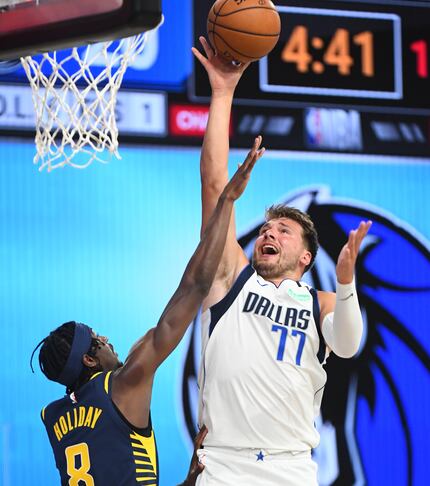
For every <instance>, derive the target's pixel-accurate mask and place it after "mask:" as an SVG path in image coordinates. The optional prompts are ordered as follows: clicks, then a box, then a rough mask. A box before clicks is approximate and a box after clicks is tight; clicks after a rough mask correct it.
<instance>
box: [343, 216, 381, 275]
mask: <svg viewBox="0 0 430 486" xmlns="http://www.w3.org/2000/svg"><path fill="white" fill-rule="evenodd" d="M371 225H372V221H367V222H364V221H362V222H361V223H360V225H359V226H358V228H356V229H355V230H352V231H350V232H349V237H348V241H347V242H346V244H345V245H344V247H343V248H342V250H341V251H340V253H339V258H338V259H337V265H336V277H337V281H338V282H339V283H340V284H348V283H351V282H352V279H353V278H354V269H355V262H356V261H357V255H358V252H359V250H360V245H361V243H362V241H363V239H364V237H365V236H366V235H367V232H368V231H369V228H370V227H371Z"/></svg>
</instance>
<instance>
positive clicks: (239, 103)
mask: <svg viewBox="0 0 430 486" xmlns="http://www.w3.org/2000/svg"><path fill="white" fill-rule="evenodd" d="M241 1H243V2H246V1H247V0H241ZM54 3H55V2H54ZM212 3H213V1H212V0H184V2H183V3H182V4H181V9H178V8H176V6H175V3H174V2H170V1H165V2H163V5H162V9H163V13H164V17H165V21H164V24H163V25H162V26H161V27H160V29H159V30H157V31H156V32H155V33H151V34H150V35H149V38H148V42H147V46H146V48H145V50H144V52H143V53H142V55H140V56H139V57H138V58H137V59H136V61H135V63H134V64H132V65H131V66H130V68H129V69H128V70H127V71H126V73H125V76H124V80H123V84H122V89H121V91H120V92H119V95H118V106H117V114H118V125H119V132H120V137H121V138H122V139H123V140H126V141H128V140H130V141H132V142H137V143H156V144H173V145H195V146H199V145H200V144H201V141H202V137H203V134H204V130H205V126H206V121H207V116H208V104H209V100H210V86H209V82H208V80H207V75H206V72H205V71H204V69H203V68H202V67H201V65H200V64H199V62H198V61H197V60H196V59H194V57H193V56H192V54H191V46H192V45H194V46H197V47H200V44H199V41H198V37H199V36H200V35H206V19H207V14H208V12H209V9H210V7H211V5H212ZM275 4H276V7H277V9H278V11H279V14H280V17H281V35H280V39H279V42H278V44H277V45H276V47H275V48H274V49H273V51H272V52H271V53H269V55H268V56H266V57H264V58H263V59H261V60H260V61H258V62H254V63H252V64H251V65H250V67H249V68H248V69H247V70H246V71H245V73H244V75H243V77H242V79H241V81H240V83H239V85H238V87H237V90H236V93H235V99H234V106H233V110H232V121H231V130H230V135H231V145H232V146H233V147H248V146H249V144H250V140H252V138H253V136H255V135H256V134H262V135H263V136H264V139H265V144H266V146H268V147H271V148H274V149H282V150H300V151H311V152H313V151H323V152H347V153H348V152H351V153H357V154H360V153H365V154H382V155H405V156H420V157H429V156H430V97H429V96H428V94H427V93H428V87H429V86H430V64H429V63H430V30H429V29H428V25H429V24H430V1H424V0H421V1H420V0H379V1H377V2H372V1H370V0H362V1H352V0H342V1H335V0H325V1H322V0H300V1H298V0H276V2H275ZM58 55H59V56H61V55H62V53H61V52H60V53H59V54H58ZM64 55H66V51H65V54H64ZM101 68H102V66H94V70H95V73H94V75H95V76H97V72H98V71H97V70H100V69H101ZM30 98H31V91H30V88H29V87H28V82H27V80H26V77H25V73H24V71H23V70H22V68H20V67H19V63H18V62H16V63H15V64H14V63H13V61H10V60H9V61H8V62H5V63H1V62H0V131H1V130H3V133H10V132H11V131H12V132H13V133H29V130H31V128H32V126H33V125H32V124H33V118H32V116H33V114H32V112H31V108H30V107H31V99H30ZM130 107H133V109H130ZM5 131H6V132H5Z"/></svg>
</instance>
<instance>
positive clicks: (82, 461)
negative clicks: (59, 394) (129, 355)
mask: <svg viewBox="0 0 430 486" xmlns="http://www.w3.org/2000/svg"><path fill="white" fill-rule="evenodd" d="M111 384H112V375H111V372H108V373H98V374H96V375H94V376H93V378H92V379H91V380H90V381H89V382H88V383H86V384H85V385H83V386H82V387H81V388H79V390H77V391H76V392H75V393H72V394H71V395H70V396H66V397H64V398H62V399H60V400H57V401H55V402H53V403H51V404H50V405H48V406H47V407H46V408H45V409H43V410H42V420H43V422H44V424H45V427H46V430H47V432H48V436H49V440H50V442H51V446H52V449H53V451H54V455H55V462H56V465H57V468H58V470H59V472H60V476H61V484H62V485H70V486H78V485H79V486H131V485H136V484H139V485H148V486H149V485H158V460H157V447H156V443H155V438H154V431H153V430H152V425H151V418H150V419H149V424H148V427H147V428H146V429H136V428H134V427H133V426H131V425H130V424H129V423H128V422H127V420H126V419H125V418H124V417H123V416H122V414H121V413H120V412H119V410H118V409H117V408H116V407H115V405H114V403H113V402H112V399H111Z"/></svg>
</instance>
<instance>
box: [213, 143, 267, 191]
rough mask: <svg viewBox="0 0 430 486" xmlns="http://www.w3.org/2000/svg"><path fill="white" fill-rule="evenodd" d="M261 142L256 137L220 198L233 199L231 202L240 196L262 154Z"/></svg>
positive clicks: (263, 149)
mask: <svg viewBox="0 0 430 486" xmlns="http://www.w3.org/2000/svg"><path fill="white" fill-rule="evenodd" d="M262 140H263V139H262V137H261V136H260V135H259V136H258V137H256V139H255V140H254V145H253V146H252V149H251V150H250V151H249V152H248V155H247V156H246V159H245V160H244V162H243V164H240V165H239V167H238V169H237V171H236V172H235V174H234V175H233V177H232V178H231V179H230V181H229V182H228V184H227V185H226V186H225V188H224V191H223V192H222V195H221V197H223V196H224V197H226V198H228V199H233V201H235V200H236V199H238V198H239V197H240V196H241V195H242V193H243V191H244V190H245V187H246V186H247V184H248V181H249V178H250V176H251V172H252V169H253V168H254V165H255V163H256V162H257V160H258V159H260V158H261V157H262V156H263V154H264V151H265V148H264V147H263V148H260V145H261V142H262Z"/></svg>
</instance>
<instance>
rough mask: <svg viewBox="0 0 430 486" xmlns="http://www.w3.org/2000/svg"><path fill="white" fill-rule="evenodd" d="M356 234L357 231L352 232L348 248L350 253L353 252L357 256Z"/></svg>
mask: <svg viewBox="0 0 430 486" xmlns="http://www.w3.org/2000/svg"><path fill="white" fill-rule="evenodd" d="M356 234H357V231H356V230H351V231H350V232H349V236H348V243H347V248H348V249H349V251H350V252H351V254H352V255H354V254H355V236H356Z"/></svg>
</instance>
